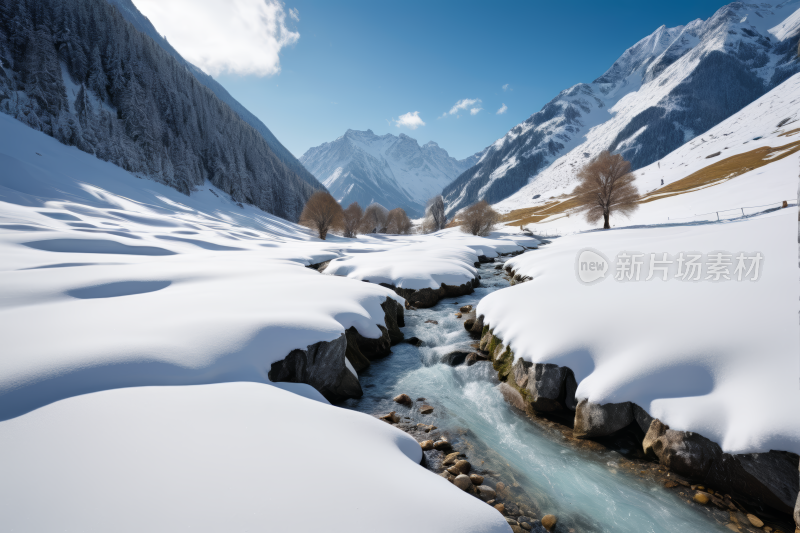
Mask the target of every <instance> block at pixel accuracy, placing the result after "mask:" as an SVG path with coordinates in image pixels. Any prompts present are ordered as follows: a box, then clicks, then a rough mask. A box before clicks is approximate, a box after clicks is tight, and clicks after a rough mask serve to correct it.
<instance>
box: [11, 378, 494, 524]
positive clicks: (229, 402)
mask: <svg viewBox="0 0 800 533" xmlns="http://www.w3.org/2000/svg"><path fill="white" fill-rule="evenodd" d="M421 453H422V452H421V450H420V447H419V445H418V444H417V443H416V442H415V441H414V439H413V438H411V437H410V436H408V435H406V434H404V433H402V432H401V431H399V430H397V429H395V428H393V427H391V426H390V425H388V424H386V423H385V422H381V421H378V420H376V419H373V418H371V417H368V416H364V415H362V414H360V413H356V412H353V411H348V410H345V409H339V408H336V407H332V406H329V405H323V404H320V403H318V402H313V401H310V400H306V399H303V398H300V397H298V396H296V395H293V394H291V393H288V392H285V391H282V390H280V389H277V388H275V387H270V386H266V385H261V384H256V383H225V384H219V385H203V386H193V387H138V388H131V389H117V390H111V391H104V392H98V393H94V394H87V395H84V396H78V397H75V398H70V399H67V400H64V401H61V402H57V403H54V404H51V405H48V406H47V407H44V408H42V409H39V410H37V411H35V412H33V413H30V414H28V415H26V416H24V417H20V418H17V419H15V420H9V421H6V422H3V423H2V424H0V471H2V472H3V479H2V481H1V482H0V515H2V516H3V525H4V528H5V529H6V530H9V531H56V530H58V531H82V532H86V533H91V532H106V531H109V530H113V531H118V532H137V533H138V532H141V531H198V532H205V531H208V532H219V531H274V532H289V531H298V532H305V531H309V532H310V531H320V530H323V529H324V530H326V531H387V532H407V531H429V532H441V531H470V532H476V533H477V532H501V531H508V530H509V529H508V526H507V525H506V522H505V520H503V517H502V516H501V515H500V513H498V512H497V511H495V510H494V509H492V508H491V507H490V506H488V505H486V504H485V503H483V502H481V501H479V500H477V499H475V498H473V497H472V496H467V495H465V494H464V493H463V492H461V491H460V490H459V489H458V488H456V487H455V486H454V485H453V484H451V483H449V482H448V481H447V480H445V479H443V478H441V477H439V476H436V475H434V474H432V473H430V472H428V471H426V470H425V469H424V468H422V467H420V466H417V465H416V464H414V463H415V462H418V461H419V460H420V457H421ZM43 509H45V510H46V512H42V510H43ZM456 509H457V511H455V510H456Z"/></svg>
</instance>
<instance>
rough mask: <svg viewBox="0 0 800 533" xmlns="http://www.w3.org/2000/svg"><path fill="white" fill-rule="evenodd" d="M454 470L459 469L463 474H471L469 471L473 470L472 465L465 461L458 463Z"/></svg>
mask: <svg viewBox="0 0 800 533" xmlns="http://www.w3.org/2000/svg"><path fill="white" fill-rule="evenodd" d="M453 468H457V469H458V471H459V472H460V473H462V474H469V471H470V470H471V469H472V465H471V464H469V461H464V460H463V459H462V460H460V461H457V462H456V464H455V465H453Z"/></svg>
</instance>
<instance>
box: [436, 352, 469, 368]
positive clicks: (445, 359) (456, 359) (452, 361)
mask: <svg viewBox="0 0 800 533" xmlns="http://www.w3.org/2000/svg"><path fill="white" fill-rule="evenodd" d="M468 355H469V352H450V353H449V354H446V355H443V356H442V358H441V360H440V361H441V362H442V363H444V364H446V365H450V366H458V365H460V364H463V363H464V361H465V360H466V359H467V356H468Z"/></svg>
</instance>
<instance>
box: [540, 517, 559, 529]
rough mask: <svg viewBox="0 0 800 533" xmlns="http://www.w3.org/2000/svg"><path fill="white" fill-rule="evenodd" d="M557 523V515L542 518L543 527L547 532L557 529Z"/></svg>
mask: <svg viewBox="0 0 800 533" xmlns="http://www.w3.org/2000/svg"><path fill="white" fill-rule="evenodd" d="M557 523H558V518H556V516H555V515H552V514H546V515H544V516H543V517H542V526H544V528H545V529H546V530H547V531H552V530H553V528H554V527H556V524H557Z"/></svg>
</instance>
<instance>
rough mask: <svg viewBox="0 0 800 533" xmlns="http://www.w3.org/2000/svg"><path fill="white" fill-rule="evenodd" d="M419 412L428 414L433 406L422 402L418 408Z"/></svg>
mask: <svg viewBox="0 0 800 533" xmlns="http://www.w3.org/2000/svg"><path fill="white" fill-rule="evenodd" d="M419 412H420V413H422V414H423V415H429V414H431V413H432V412H433V407H431V406H430V405H425V404H423V405H422V407H420V408H419Z"/></svg>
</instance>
